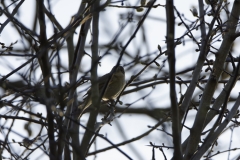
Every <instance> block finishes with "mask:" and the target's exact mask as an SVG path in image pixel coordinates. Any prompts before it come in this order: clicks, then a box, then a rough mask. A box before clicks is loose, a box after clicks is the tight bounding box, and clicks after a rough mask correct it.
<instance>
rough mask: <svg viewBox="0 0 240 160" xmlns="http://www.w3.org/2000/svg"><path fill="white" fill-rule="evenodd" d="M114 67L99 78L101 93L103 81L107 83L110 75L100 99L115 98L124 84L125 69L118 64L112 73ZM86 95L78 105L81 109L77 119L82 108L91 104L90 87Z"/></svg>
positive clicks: (84, 108)
mask: <svg viewBox="0 0 240 160" xmlns="http://www.w3.org/2000/svg"><path fill="white" fill-rule="evenodd" d="M113 71H114V68H113V69H112V70H111V72H110V73H108V74H105V75H103V76H102V77H100V78H99V80H98V83H99V92H100V93H101V92H102V91H103V89H104V86H105V83H107V81H108V79H109V77H110V76H111V75H112V77H111V79H110V81H109V83H108V86H107V88H106V90H105V93H104V95H103V97H102V100H104V101H107V100H111V99H116V98H117V97H118V95H119V94H120V93H121V91H122V89H123V87H124V85H125V71H124V68H123V67H122V66H118V67H117V68H116V70H115V72H114V73H113ZM86 95H87V97H86V98H85V99H84V102H83V104H81V105H80V106H79V108H80V109H81V114H80V115H79V117H78V119H79V118H80V117H81V116H82V114H83V112H84V110H86V109H87V108H88V107H89V106H90V105H91V104H92V99H91V88H90V89H89V90H88V92H87V94H86Z"/></svg>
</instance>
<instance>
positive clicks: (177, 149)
mask: <svg viewBox="0 0 240 160" xmlns="http://www.w3.org/2000/svg"><path fill="white" fill-rule="evenodd" d="M166 15H167V53H168V63H169V77H170V99H171V108H172V134H173V144H174V155H173V159H174V160H177V159H178V160H181V159H182V148H181V132H180V120H179V111H178V105H177V97H176V88H175V75H176V73H175V61H176V59H175V47H174V36H175V32H174V29H175V17H174V6H173V0H167V2H166Z"/></svg>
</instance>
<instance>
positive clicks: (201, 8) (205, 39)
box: [180, 0, 215, 120]
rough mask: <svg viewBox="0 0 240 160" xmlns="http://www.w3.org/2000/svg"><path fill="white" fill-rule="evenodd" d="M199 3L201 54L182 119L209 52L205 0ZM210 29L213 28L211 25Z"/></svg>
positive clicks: (200, 0) (182, 111)
mask: <svg viewBox="0 0 240 160" xmlns="http://www.w3.org/2000/svg"><path fill="white" fill-rule="evenodd" d="M198 4H199V12H200V29H201V40H202V41H201V50H200V54H199V57H198V61H197V65H196V67H195V69H194V71H193V76H192V80H191V83H190V85H189V87H188V89H187V91H186V93H185V97H184V100H183V103H182V105H181V107H180V119H181V120H182V118H183V116H184V114H185V112H186V111H187V109H188V106H189V104H190V101H191V99H192V95H193V92H194V90H195V88H196V85H197V81H198V79H199V75H200V73H201V71H202V67H203V64H204V61H205V57H206V52H207V50H208V49H207V44H208V37H209V35H208V37H207V36H206V26H205V18H204V16H205V11H204V4H203V0H198ZM214 22H215V19H213V21H212V23H211V24H214ZM209 30H211V27H209Z"/></svg>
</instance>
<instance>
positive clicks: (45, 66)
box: [37, 0, 56, 159]
mask: <svg viewBox="0 0 240 160" xmlns="http://www.w3.org/2000/svg"><path fill="white" fill-rule="evenodd" d="M37 5H38V18H39V26H40V36H39V42H40V53H43V54H42V56H40V57H39V58H38V61H39V63H40V66H41V70H42V74H43V80H44V86H45V94H46V97H47V99H48V98H50V96H51V94H50V91H49V88H50V83H49V77H50V74H51V69H50V65H49V59H48V52H47V47H48V42H47V34H46V24H45V15H44V0H38V1H37ZM47 99H45V100H44V101H45V103H46V110H47V119H48V137H49V148H50V153H49V155H50V159H55V158H56V147H55V140H54V123H53V120H54V117H53V114H52V110H51V104H50V103H49V101H48V100H47Z"/></svg>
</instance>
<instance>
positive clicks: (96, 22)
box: [81, 0, 100, 155]
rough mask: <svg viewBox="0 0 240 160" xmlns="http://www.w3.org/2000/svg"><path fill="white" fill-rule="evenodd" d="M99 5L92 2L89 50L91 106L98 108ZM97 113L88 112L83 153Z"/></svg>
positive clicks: (87, 145) (90, 135) (87, 144)
mask: <svg viewBox="0 0 240 160" xmlns="http://www.w3.org/2000/svg"><path fill="white" fill-rule="evenodd" d="M98 7H99V1H98V0H96V1H95V2H94V4H93V8H92V10H93V11H95V12H94V13H93V21H92V32H93V33H92V34H93V35H92V38H93V39H92V45H91V50H92V65H91V83H92V86H91V90H92V92H91V98H92V106H93V107H94V108H99V104H100V99H99V87H98V82H97V80H98V76H97V66H98V65H97V64H98V60H99V57H98V36H99V11H96V10H97V8H98ZM97 115H98V109H97V110H94V111H92V112H91V113H90V117H89V120H88V123H87V128H88V129H89V130H90V131H89V130H86V132H85V134H84V137H83V140H82V144H81V149H82V152H83V154H85V155H86V154H87V152H88V148H90V146H89V144H90V140H91V139H92V136H93V132H91V131H94V125H95V123H96V118H97Z"/></svg>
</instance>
